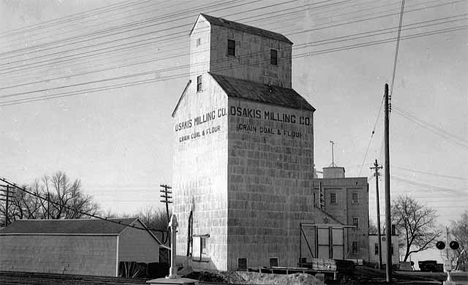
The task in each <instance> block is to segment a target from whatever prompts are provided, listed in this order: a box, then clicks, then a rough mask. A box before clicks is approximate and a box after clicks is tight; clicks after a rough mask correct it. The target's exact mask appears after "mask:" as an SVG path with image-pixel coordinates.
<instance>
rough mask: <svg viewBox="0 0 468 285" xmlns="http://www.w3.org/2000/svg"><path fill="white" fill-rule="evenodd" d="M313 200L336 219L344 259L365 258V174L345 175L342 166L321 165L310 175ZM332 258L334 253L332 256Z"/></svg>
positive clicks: (366, 193) (367, 211)
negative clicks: (316, 174)
mask: <svg viewBox="0 0 468 285" xmlns="http://www.w3.org/2000/svg"><path fill="white" fill-rule="evenodd" d="M313 196H314V201H315V204H316V205H318V206H319V207H320V209H322V210H323V211H325V212H327V213H329V214H330V215H331V216H333V217H334V218H335V219H336V220H337V221H339V222H340V223H342V224H344V225H349V226H350V227H347V228H346V229H345V231H344V234H345V236H344V243H345V244H346V247H345V248H346V249H345V252H344V255H343V257H344V258H345V259H363V260H369V246H368V244H369V238H368V233H369V184H368V183H367V178H366V177H349V178H348V177H345V169H344V167H325V168H323V178H315V179H314V187H313ZM334 258H336V257H334Z"/></svg>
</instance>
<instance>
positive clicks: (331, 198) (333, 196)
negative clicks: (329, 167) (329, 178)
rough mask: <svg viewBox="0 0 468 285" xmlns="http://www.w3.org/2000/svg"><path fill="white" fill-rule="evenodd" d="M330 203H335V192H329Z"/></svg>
mask: <svg viewBox="0 0 468 285" xmlns="http://www.w3.org/2000/svg"><path fill="white" fill-rule="evenodd" d="M330 204H336V193H330Z"/></svg>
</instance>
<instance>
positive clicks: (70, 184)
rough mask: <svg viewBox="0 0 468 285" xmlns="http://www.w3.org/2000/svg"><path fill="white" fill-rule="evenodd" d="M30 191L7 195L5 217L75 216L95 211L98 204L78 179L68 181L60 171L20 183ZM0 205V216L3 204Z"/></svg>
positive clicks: (85, 216)
mask: <svg viewBox="0 0 468 285" xmlns="http://www.w3.org/2000/svg"><path fill="white" fill-rule="evenodd" d="M21 188H23V189H26V190H28V191H29V192H32V193H34V194H35V195H31V194H28V193H26V192H25V191H21V190H20V189H16V190H15V191H14V193H13V194H12V198H11V199H10V206H9V209H8V216H9V217H10V218H9V220H10V222H11V221H14V220H17V219H79V218H87V217H89V216H88V214H89V215H96V214H97V213H98V212H99V206H98V205H97V204H96V203H94V202H93V200H92V197H91V196H89V195H85V194H84V193H83V190H82V186H81V182H80V180H74V181H71V180H70V179H69V178H68V176H67V175H66V174H65V173H64V172H60V171H59V172H56V173H55V174H54V175H52V176H50V177H49V176H44V177H43V178H42V179H41V180H36V181H34V182H33V183H32V184H31V185H29V186H23V187H21ZM2 206H3V207H0V212H1V213H2V216H4V214H5V210H6V209H5V206H4V205H2Z"/></svg>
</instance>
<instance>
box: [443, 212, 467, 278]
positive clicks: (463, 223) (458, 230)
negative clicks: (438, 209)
mask: <svg viewBox="0 0 468 285" xmlns="http://www.w3.org/2000/svg"><path fill="white" fill-rule="evenodd" d="M450 233H451V234H452V235H453V237H454V239H455V240H456V241H457V242H458V244H459V246H460V247H459V248H458V249H457V257H458V264H457V267H458V269H460V268H459V267H466V263H467V261H468V252H466V251H467V250H468V249H467V248H468V210H465V211H464V212H463V213H462V214H461V216H460V219H459V220H457V221H452V222H451V225H450ZM447 242H448V241H447ZM463 250H465V252H464V253H463V255H461V254H462V252H463Z"/></svg>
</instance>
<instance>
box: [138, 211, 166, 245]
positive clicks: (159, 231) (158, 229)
mask: <svg viewBox="0 0 468 285" xmlns="http://www.w3.org/2000/svg"><path fill="white" fill-rule="evenodd" d="M169 214H170V212H169ZM137 216H138V218H139V219H140V220H141V221H142V222H143V223H144V224H145V225H146V226H147V227H148V228H150V229H152V230H153V232H154V233H155V234H156V235H157V236H158V238H160V240H161V241H162V242H163V243H167V241H168V237H169V236H168V225H169V221H168V220H167V214H166V211H164V210H161V209H159V210H157V209H155V208H153V207H148V208H145V209H142V210H140V212H139V213H138V214H137Z"/></svg>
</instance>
